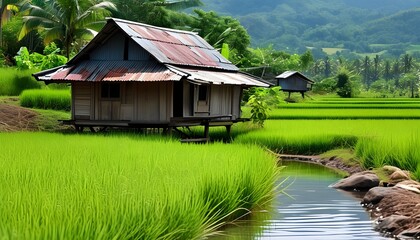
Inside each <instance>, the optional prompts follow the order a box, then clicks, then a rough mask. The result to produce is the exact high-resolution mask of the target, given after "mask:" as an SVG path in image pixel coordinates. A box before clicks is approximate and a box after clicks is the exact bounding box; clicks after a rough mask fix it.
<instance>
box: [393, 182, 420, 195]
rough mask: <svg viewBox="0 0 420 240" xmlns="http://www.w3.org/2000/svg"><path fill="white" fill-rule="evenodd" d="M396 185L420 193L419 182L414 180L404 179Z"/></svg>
mask: <svg viewBox="0 0 420 240" xmlns="http://www.w3.org/2000/svg"><path fill="white" fill-rule="evenodd" d="M395 186H396V187H399V188H402V189H405V190H408V191H411V192H415V193H417V194H420V183H419V182H416V181H414V180H405V181H402V182H399V183H397V184H396V185H395Z"/></svg>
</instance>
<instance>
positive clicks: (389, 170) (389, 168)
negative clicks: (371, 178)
mask: <svg viewBox="0 0 420 240" xmlns="http://www.w3.org/2000/svg"><path fill="white" fill-rule="evenodd" d="M382 170H384V172H385V173H386V174H388V175H391V174H393V173H394V172H395V171H398V170H400V171H401V169H399V168H397V167H394V166H388V165H386V166H383V167H382Z"/></svg>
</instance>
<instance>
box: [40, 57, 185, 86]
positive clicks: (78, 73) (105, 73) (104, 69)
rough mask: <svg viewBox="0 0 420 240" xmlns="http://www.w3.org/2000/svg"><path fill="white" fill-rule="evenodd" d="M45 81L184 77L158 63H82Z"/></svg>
mask: <svg viewBox="0 0 420 240" xmlns="http://www.w3.org/2000/svg"><path fill="white" fill-rule="evenodd" d="M38 77H39V80H45V81H92V82H97V81H139V82H149V81H179V80H181V78H182V76H181V75H179V74H177V73H174V72H172V71H170V70H169V69H168V68H167V67H165V66H164V65H162V64H160V63H158V62H150V61H92V60H90V61H88V60H85V61H82V62H81V63H80V64H78V65H76V66H63V67H62V68H59V69H57V70H55V71H52V72H50V73H48V74H39V75H38Z"/></svg>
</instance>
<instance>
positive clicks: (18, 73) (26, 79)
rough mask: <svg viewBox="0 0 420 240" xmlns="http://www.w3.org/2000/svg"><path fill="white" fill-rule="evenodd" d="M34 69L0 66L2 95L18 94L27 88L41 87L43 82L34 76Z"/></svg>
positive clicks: (0, 90) (0, 94) (0, 91)
mask: <svg viewBox="0 0 420 240" xmlns="http://www.w3.org/2000/svg"><path fill="white" fill-rule="evenodd" d="M33 72H34V71H33V70H24V71H22V70H17V69H15V68H0V96H18V95H19V94H21V93H22V91H23V90H25V89H37V88H41V85H42V84H41V83H39V82H37V81H36V80H35V78H33V77H32V73H33Z"/></svg>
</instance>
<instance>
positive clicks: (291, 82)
mask: <svg viewBox="0 0 420 240" xmlns="http://www.w3.org/2000/svg"><path fill="white" fill-rule="evenodd" d="M307 83H308V82H307V81H306V80H305V79H302V78H300V77H298V76H291V77H289V78H287V79H278V84H279V86H281V88H282V90H291V91H307V90H308V87H307Z"/></svg>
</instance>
